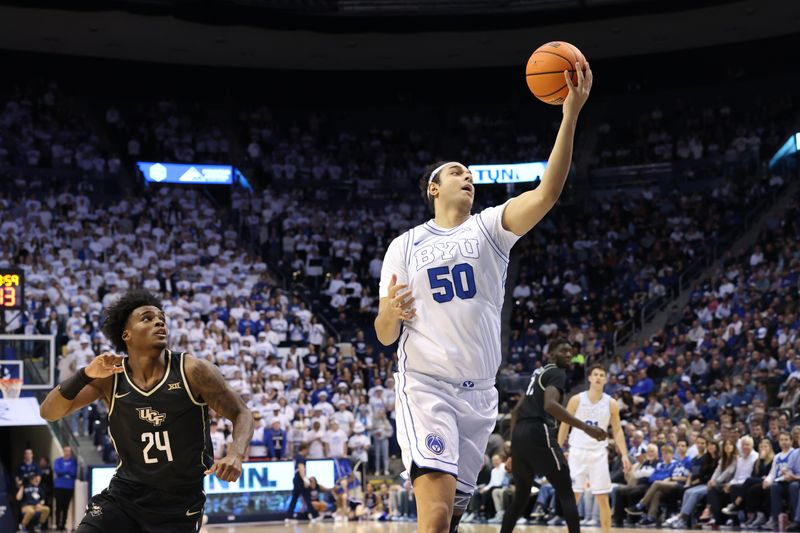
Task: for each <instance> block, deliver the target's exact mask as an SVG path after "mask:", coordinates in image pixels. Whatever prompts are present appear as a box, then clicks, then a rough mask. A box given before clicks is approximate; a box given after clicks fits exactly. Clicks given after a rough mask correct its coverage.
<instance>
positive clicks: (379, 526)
mask: <svg viewBox="0 0 800 533" xmlns="http://www.w3.org/2000/svg"><path fill="white" fill-rule="evenodd" d="M581 529H582V530H586V531H592V532H597V533H599V532H600V528H581ZM206 530H207V531H208V533H277V532H278V531H281V532H284V533H331V532H336V533H345V532H347V533H350V532H352V533H379V532H380V533H414V532H415V531H416V530H417V524H416V523H413V522H357V521H355V522H354V521H350V522H348V523H346V524H345V523H338V524H334V523H332V522H322V523H318V524H314V525H310V524H309V523H308V522H307V521H304V520H303V521H301V522H300V523H297V524H291V525H289V526H285V525H284V524H283V523H264V524H257V525H238V526H228V525H225V524H221V525H208V526H206ZM499 530H500V525H494V524H490V525H487V524H461V525H460V526H459V527H458V532H459V533H497V532H498V531H499ZM514 531H515V532H516V531H520V532H524V533H563V532H564V531H566V527H544V526H517V527H516V528H515V529H514ZM644 531H649V532H650V533H652V531H653V530H652V529H650V530H645V529H614V532H615V533H637V532H644Z"/></svg>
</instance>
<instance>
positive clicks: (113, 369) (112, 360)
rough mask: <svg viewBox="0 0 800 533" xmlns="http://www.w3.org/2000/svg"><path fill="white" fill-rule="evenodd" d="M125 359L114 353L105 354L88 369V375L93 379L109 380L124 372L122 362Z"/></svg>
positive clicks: (90, 364)
mask: <svg viewBox="0 0 800 533" xmlns="http://www.w3.org/2000/svg"><path fill="white" fill-rule="evenodd" d="M124 359H125V358H124V357H122V356H121V355H117V354H115V353H113V352H103V353H101V354H100V355H98V356H97V357H95V358H94V360H93V361H92V362H91V363H89V366H87V367H86V375H87V376H89V377H90V378H92V379H99V378H107V377H108V376H113V375H114V374H120V373H122V372H123V370H124V369H123V368H122V361H123V360H124Z"/></svg>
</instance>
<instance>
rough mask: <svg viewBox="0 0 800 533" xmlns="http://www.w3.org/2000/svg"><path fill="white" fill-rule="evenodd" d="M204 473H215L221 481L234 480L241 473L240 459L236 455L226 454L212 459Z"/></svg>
mask: <svg viewBox="0 0 800 533" xmlns="http://www.w3.org/2000/svg"><path fill="white" fill-rule="evenodd" d="M205 473H206V474H216V475H217V477H218V478H219V479H221V480H222V481H236V480H237V479H239V476H241V475H242V459H241V458H240V457H239V456H237V455H226V456H225V457H223V458H222V459H220V460H218V461H214V464H213V465H211V468H209V469H208V470H206V471H205Z"/></svg>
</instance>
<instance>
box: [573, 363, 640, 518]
mask: <svg viewBox="0 0 800 533" xmlns="http://www.w3.org/2000/svg"><path fill="white" fill-rule="evenodd" d="M587 379H588V380H589V390H587V391H584V392H581V393H580V394H576V395H575V396H573V397H572V398H570V399H569V402H568V403H567V411H569V413H570V414H571V415H572V416H574V417H575V418H577V419H578V420H580V421H582V422H584V423H586V424H587V425H590V426H596V427H599V428H600V429H603V430H607V429H608V426H609V425H611V429H612V434H613V436H614V442H615V443H616V444H617V447H618V448H619V452H620V455H621V456H622V465H623V469H624V470H625V472H628V470H629V469H630V467H631V462H630V459H628V447H627V445H626V444H625V434H624V433H623V432H622V425H621V424H620V421H619V404H618V403H617V401H616V400H615V399H614V398H612V397H611V396H609V395H608V394H605V393H604V392H603V389H604V388H605V386H606V381H607V380H608V378H607V376H606V370H605V368H604V367H603V365H600V364H594V365H591V366H590V367H589V369H588V374H587ZM570 429H572V431H570ZM567 435H569V458H568V460H567V461H568V464H569V471H570V473H571V474H572V490H573V492H575V501H576V502H577V501H578V500H580V499H581V495H582V494H583V491H584V487H586V483H587V482H588V483H589V489H590V490H591V491H592V494H593V495H594V497H595V499H596V501H597V505H598V506H599V508H600V527H601V529H602V531H603V532H604V533H608V532H609V531H611V506H610V504H609V501H608V495H609V494H611V474H610V473H609V470H608V451H607V449H606V447H607V445H608V442H607V441H603V442H598V441H597V440H595V439H593V438H592V437H590V436H589V435H587V434H586V433H585V432H584V431H581V430H580V429H577V428H572V426H570V425H568V424H564V423H562V424H561V426H560V427H559V428H558V444H559V445H560V446H562V447H563V446H564V443H565V442H566V440H567Z"/></svg>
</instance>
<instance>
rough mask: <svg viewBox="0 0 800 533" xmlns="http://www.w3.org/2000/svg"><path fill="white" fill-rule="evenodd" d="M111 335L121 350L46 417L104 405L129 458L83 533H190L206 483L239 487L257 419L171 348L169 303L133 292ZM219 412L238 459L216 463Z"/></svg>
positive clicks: (216, 377) (63, 393)
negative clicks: (212, 423) (208, 479)
mask: <svg viewBox="0 0 800 533" xmlns="http://www.w3.org/2000/svg"><path fill="white" fill-rule="evenodd" d="M105 314H106V320H105V323H104V324H103V332H104V333H105V334H106V336H107V337H108V339H109V340H110V341H111V342H112V343H113V344H114V347H115V348H116V349H117V350H118V351H119V352H127V354H128V356H127V357H121V356H119V355H116V354H114V353H103V354H101V355H99V356H97V357H96V358H95V359H94V360H93V361H92V362H91V364H89V366H87V367H86V368H84V369H81V370H80V371H78V373H77V374H75V375H74V376H73V377H71V378H68V379H66V380H64V381H63V382H62V383H61V384H60V385H59V386H58V387H56V388H55V389H53V390H52V391H50V394H48V395H47V398H46V399H45V401H44V402H43V403H42V407H41V415H42V417H44V418H45V419H47V420H51V421H52V420H58V419H59V418H62V417H64V416H67V415H68V414H70V413H71V412H73V411H75V410H76V409H79V408H81V407H83V406H85V405H88V404H90V403H92V402H93V401H95V400H97V399H98V398H101V399H103V400H104V401H105V402H106V403H107V404H108V431H109V435H110V436H111V440H112V442H113V443H114V447H115V448H116V450H117V454H118V455H119V463H118V464H117V470H116V473H115V474H114V477H113V478H112V479H111V483H110V485H109V487H108V488H107V489H106V490H104V491H103V492H102V493H100V494H98V495H97V496H94V497H93V498H92V499H91V500H90V501H89V505H88V506H87V510H86V515H85V516H84V518H83V520H82V522H81V524H80V525H79V526H78V529H77V533H189V532H194V531H197V530H198V529H199V524H200V521H201V520H202V517H203V506H204V503H205V494H204V493H203V477H204V476H205V475H206V474H212V473H213V474H216V476H217V477H218V478H219V479H221V480H224V481H236V480H237V479H238V478H239V476H240V475H241V472H242V461H243V459H244V455H245V453H246V450H247V446H248V444H249V442H250V440H251V437H252V435H253V417H252V415H251V413H250V411H249V410H248V409H247V407H246V406H245V405H244V403H243V402H242V400H241V398H240V397H239V395H238V394H237V393H236V392H234V391H233V390H232V389H231V388H230V387H229V386H228V384H227V383H226V382H225V380H224V378H223V377H222V375H221V374H220V373H219V371H218V370H217V368H216V367H215V366H214V365H213V364H211V363H209V362H207V361H204V360H202V359H196V358H195V357H193V356H191V355H189V354H186V353H178V352H173V351H171V350H169V349H168V348H167V322H166V318H165V316H164V311H163V310H162V309H161V303H160V301H159V300H158V298H156V297H155V296H153V295H152V294H150V293H148V292H146V291H140V290H134V291H129V292H127V293H125V294H124V295H123V296H122V297H120V298H119V299H118V300H116V301H115V302H114V303H113V304H111V305H110V306H109V307H108V308H107V309H106V312H105ZM209 407H210V408H211V409H213V410H214V411H216V412H217V413H219V414H220V415H221V416H224V417H225V418H227V419H229V420H231V421H232V422H233V443H232V444H231V446H230V447H229V449H228V454H227V455H226V456H225V457H224V458H222V459H220V460H218V461H214V460H213V455H212V452H211V436H210V434H209V427H208V409H209Z"/></svg>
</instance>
